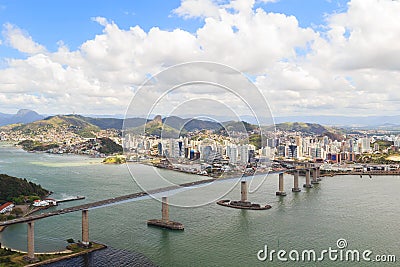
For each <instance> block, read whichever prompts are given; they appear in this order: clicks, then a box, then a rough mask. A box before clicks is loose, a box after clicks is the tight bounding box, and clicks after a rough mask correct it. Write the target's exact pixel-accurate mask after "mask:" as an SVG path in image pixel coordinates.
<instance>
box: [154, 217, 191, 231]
mask: <svg viewBox="0 0 400 267" xmlns="http://www.w3.org/2000/svg"><path fill="white" fill-rule="evenodd" d="M147 225H149V226H156V227H161V228H165V229H170V230H184V229H185V227H184V226H183V224H181V223H180V222H173V221H163V220H159V219H152V220H148V221H147Z"/></svg>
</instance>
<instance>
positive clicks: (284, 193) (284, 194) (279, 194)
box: [276, 172, 286, 196]
mask: <svg viewBox="0 0 400 267" xmlns="http://www.w3.org/2000/svg"><path fill="white" fill-rule="evenodd" d="M278 190H279V191H277V192H276V195H277V196H286V192H285V191H284V189H283V172H282V173H279V189H278Z"/></svg>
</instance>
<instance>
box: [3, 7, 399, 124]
mask: <svg viewBox="0 0 400 267" xmlns="http://www.w3.org/2000/svg"><path fill="white" fill-rule="evenodd" d="M399 13H400V1H392V0H307V1H299V0H168V1H165V0H148V1H139V0H134V1H104V0H98V1H93V0H85V1H77V0H69V1H64V0H59V1H54V0H52V1H51V0H36V1H28V0H24V1H22V0H0V27H1V28H2V30H1V35H0V107H1V108H0V112H9V113H14V112H15V111H16V110H18V109H19V108H31V109H35V110H37V111H38V112H40V113H46V114H51V113H70V112H72V111H74V112H77V113H92V114H121V113H124V110H125V109H126V107H127V105H128V104H129V99H131V98H132V97H133V94H134V92H135V90H136V89H137V88H138V86H139V85H140V84H141V83H142V82H143V81H144V80H145V79H146V77H148V76H149V75H152V74H155V73H158V72H160V71H162V70H165V68H167V67H170V66H172V65H175V64H180V63H184V62H189V61H196V60H201V61H212V62H216V63H221V64H226V65H228V66H231V67H233V68H235V69H237V70H239V71H241V72H243V73H244V74H246V75H247V76H248V77H251V80H252V81H253V82H254V83H255V85H256V86H257V87H258V88H259V90H260V91H261V92H262V93H263V94H264V95H265V97H266V98H267V100H268V102H269V105H270V107H271V109H272V112H273V113H274V114H278V115H281V116H291V115H313V114H315V115H333V114H335V115H357V116H358V115H381V114H385V115H386V114H399V112H398V106H399V102H400V75H399V74H400V73H399V71H400V65H399V64H400V63H399V62H400V48H399V47H398V46H395V45H393V44H397V43H399V42H400V24H399V23H398V14H399ZM149 93H154V92H149ZM190 97H195V96H194V94H184V95H182V99H186V98H190ZM196 97H200V96H199V95H197V96H196ZM338 99H340V101H338ZM289 100H290V103H292V104H291V105H287V103H288V101H289ZM88 103H91V104H90V105H88ZM210 112H213V111H212V110H210Z"/></svg>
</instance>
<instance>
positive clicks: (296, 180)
mask: <svg viewBox="0 0 400 267" xmlns="http://www.w3.org/2000/svg"><path fill="white" fill-rule="evenodd" d="M300 191H301V189H300V188H299V171H294V174H293V188H292V192H300Z"/></svg>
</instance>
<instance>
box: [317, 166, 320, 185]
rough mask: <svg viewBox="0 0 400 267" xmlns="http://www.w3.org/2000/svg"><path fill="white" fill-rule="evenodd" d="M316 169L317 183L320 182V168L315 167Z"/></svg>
mask: <svg viewBox="0 0 400 267" xmlns="http://www.w3.org/2000/svg"><path fill="white" fill-rule="evenodd" d="M316 169H317V181H318V182H320V181H321V168H320V167H316Z"/></svg>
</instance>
